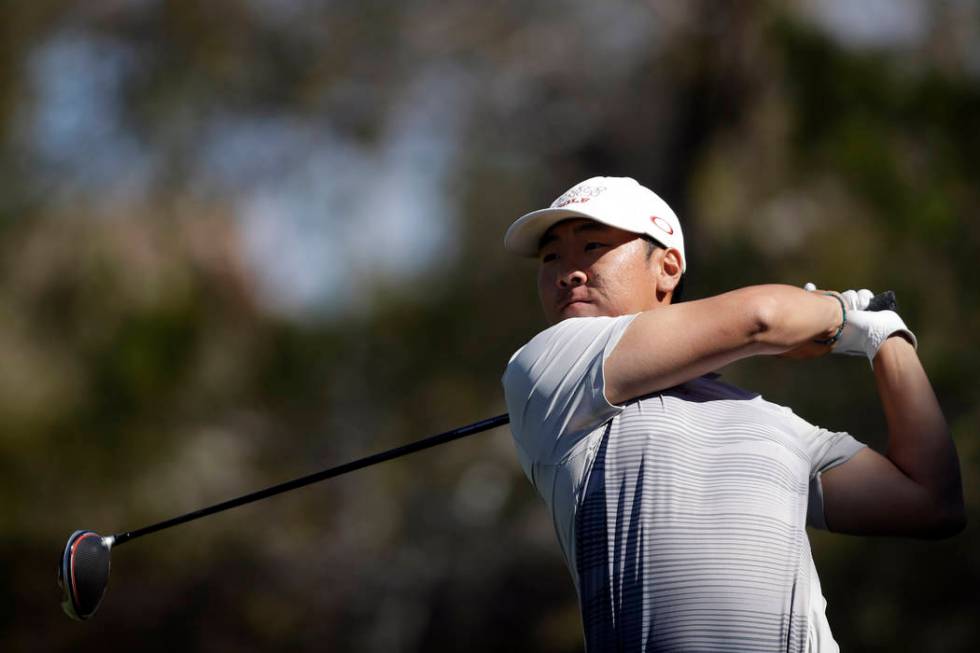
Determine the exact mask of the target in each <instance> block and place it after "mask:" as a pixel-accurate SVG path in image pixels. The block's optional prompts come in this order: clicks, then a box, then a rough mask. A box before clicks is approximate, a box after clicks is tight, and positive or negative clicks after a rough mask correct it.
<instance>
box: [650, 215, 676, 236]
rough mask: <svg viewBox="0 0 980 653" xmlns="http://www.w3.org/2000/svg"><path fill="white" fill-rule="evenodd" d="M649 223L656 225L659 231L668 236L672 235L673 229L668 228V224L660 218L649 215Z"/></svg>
mask: <svg viewBox="0 0 980 653" xmlns="http://www.w3.org/2000/svg"><path fill="white" fill-rule="evenodd" d="M650 222H652V223H653V224H655V225H657V227H659V228H660V230H661V231H665V232H666V233H667V234H668V235H671V236H673V235H674V228H673V227H671V226H670V223H669V222H667V221H666V220H664V219H663V218H661V217H660V216H658V215H651V216H650Z"/></svg>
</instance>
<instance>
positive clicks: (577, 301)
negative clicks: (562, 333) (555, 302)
mask: <svg viewBox="0 0 980 653" xmlns="http://www.w3.org/2000/svg"><path fill="white" fill-rule="evenodd" d="M591 303H592V302H590V301H589V300H588V299H585V298H584V297H569V298H568V299H566V300H565V301H563V302H562V303H561V306H560V308H559V309H558V310H559V311H566V310H568V309H570V308H574V307H575V306H584V305H585V304H591Z"/></svg>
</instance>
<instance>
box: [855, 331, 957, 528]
mask: <svg viewBox="0 0 980 653" xmlns="http://www.w3.org/2000/svg"><path fill="white" fill-rule="evenodd" d="M874 374H875V381H876V383H877V386H878V395H879V397H880V398H881V404H882V408H883V409H884V412H885V419H886V421H887V424H888V451H887V454H886V455H887V457H888V458H889V459H890V460H891V461H892V462H893V463H894V464H895V466H896V467H898V468H899V469H900V470H902V472H903V473H904V474H905V475H906V476H908V477H909V478H910V479H912V480H913V481H915V482H916V483H917V484H918V485H920V486H921V487H922V488H924V489H925V490H927V491H928V492H929V493H930V495H931V496H932V497H933V499H934V500H935V502H936V507H937V510H938V511H939V513H940V515H939V516H940V521H941V522H942V523H943V524H944V525H945V526H946V527H948V528H951V529H954V530H955V529H956V528H957V526H960V527H961V526H962V522H963V519H964V517H963V489H962V483H961V481H960V470H959V460H958V458H957V455H956V448H955V445H954V444H953V440H952V437H951V436H950V433H949V428H948V427H947V425H946V419H945V417H943V413H942V409H941V408H940V406H939V401H938V400H937V399H936V394H935V392H933V389H932V385H931V384H930V383H929V379H928V377H927V376H926V373H925V370H924V369H923V368H922V364H921V363H920V361H919V358H918V356H917V355H916V353H915V349H914V348H913V347H912V345H911V344H910V343H909V342H908V341H907V340H905V339H904V338H902V337H898V336H894V337H892V338H889V339H888V340H886V341H885V343H884V344H883V345H882V346H881V349H879V350H878V354H877V356H875V359H874Z"/></svg>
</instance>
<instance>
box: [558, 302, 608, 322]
mask: <svg viewBox="0 0 980 653" xmlns="http://www.w3.org/2000/svg"><path fill="white" fill-rule="evenodd" d="M597 315H603V313H602V312H601V311H600V309H599V307H598V306H596V305H595V304H593V303H591V302H572V303H571V304H569V305H568V306H565V307H564V308H563V309H561V313H560V314H559V316H558V317H559V319H560V320H566V319H568V318H570V317H595V316H597Z"/></svg>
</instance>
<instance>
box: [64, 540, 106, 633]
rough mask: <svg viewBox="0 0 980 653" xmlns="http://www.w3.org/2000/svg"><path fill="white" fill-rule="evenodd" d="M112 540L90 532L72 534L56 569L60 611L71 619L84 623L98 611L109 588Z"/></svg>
mask: <svg viewBox="0 0 980 653" xmlns="http://www.w3.org/2000/svg"><path fill="white" fill-rule="evenodd" d="M111 548H112V538H111V537H108V538H106V537H102V536H101V535H99V534H98V533H96V532H94V531H75V532H74V533H72V534H71V537H69V538H68V544H66V545H65V552H64V553H62V554H61V563H60V564H59V565H58V585H60V586H61V591H62V595H63V598H62V601H61V607H62V609H63V610H64V611H65V614H67V615H68V616H69V617H71V618H72V619H77V620H78V621H85V620H86V619H88V618H89V617H91V616H92V615H93V614H95V611H96V610H98V609H99V604H100V603H102V597H103V596H104V595H105V589H106V586H107V585H108V584H109V550H110V549H111Z"/></svg>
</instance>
